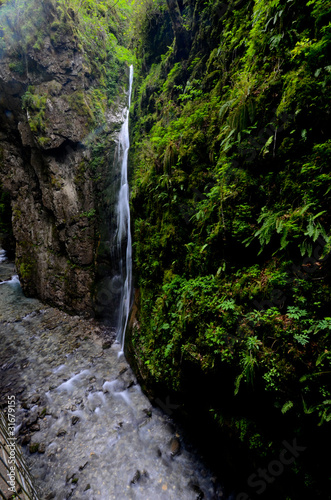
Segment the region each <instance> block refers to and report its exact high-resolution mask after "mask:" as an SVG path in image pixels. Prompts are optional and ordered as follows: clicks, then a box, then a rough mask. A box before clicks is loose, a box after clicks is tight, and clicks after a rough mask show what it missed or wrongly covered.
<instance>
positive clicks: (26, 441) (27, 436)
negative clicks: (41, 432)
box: [22, 434, 31, 446]
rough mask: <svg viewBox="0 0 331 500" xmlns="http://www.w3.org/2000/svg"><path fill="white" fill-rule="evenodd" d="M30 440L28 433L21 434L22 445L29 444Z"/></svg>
mask: <svg viewBox="0 0 331 500" xmlns="http://www.w3.org/2000/svg"><path fill="white" fill-rule="evenodd" d="M30 441H31V436H30V434H26V435H25V436H23V439H22V445H23V446H25V445H27V444H29V443H30Z"/></svg>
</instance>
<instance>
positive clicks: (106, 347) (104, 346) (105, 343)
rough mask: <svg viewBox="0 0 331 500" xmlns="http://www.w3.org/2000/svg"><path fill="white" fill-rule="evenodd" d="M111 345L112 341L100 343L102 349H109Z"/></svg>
mask: <svg viewBox="0 0 331 500" xmlns="http://www.w3.org/2000/svg"><path fill="white" fill-rule="evenodd" d="M111 345H112V343H111V342H104V343H103V344H102V349H110V348H111Z"/></svg>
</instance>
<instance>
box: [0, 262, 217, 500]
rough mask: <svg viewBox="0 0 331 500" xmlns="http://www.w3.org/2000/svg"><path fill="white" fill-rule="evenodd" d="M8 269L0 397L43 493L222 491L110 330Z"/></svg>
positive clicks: (171, 495)
mask: <svg viewBox="0 0 331 500" xmlns="http://www.w3.org/2000/svg"><path fill="white" fill-rule="evenodd" d="M13 275H15V270H14V266H13V264H12V263H10V262H8V261H4V260H3V261H2V262H0V281H1V285H0V345H1V350H0V376H1V386H0V404H1V405H2V407H3V408H5V407H6V402H7V398H8V396H11V395H14V396H15V397H16V430H17V438H18V443H20V444H22V449H23V453H24V455H25V457H26V460H27V463H28V465H29V467H30V469H31V473H32V475H33V477H34V478H35V484H36V487H37V488H38V490H39V491H40V499H43V500H51V499H52V498H55V499H56V500H64V499H69V498H72V499H77V500H78V499H79V500H95V499H101V500H112V499H114V500H127V499H130V500H159V499H160V500H196V499H219V498H224V496H223V492H222V489H221V487H220V486H219V484H218V483H217V481H216V479H215V478H214V477H213V474H212V472H211V471H210V470H209V469H208V467H207V466H206V464H205V463H204V461H203V459H202V457H200V456H199V454H198V453H197V452H196V451H195V450H194V449H193V447H192V446H191V445H190V444H189V443H188V442H186V440H185V437H184V435H183V433H182V431H181V429H180V428H178V427H177V426H176V425H175V423H174V422H173V421H172V419H171V418H170V417H169V416H168V415H167V414H165V413H163V412H162V411H161V410H160V409H159V408H155V407H153V406H152V405H151V403H150V402H149V400H148V399H147V398H146V396H145V395H144V394H143V393H142V391H141V389H140V386H139V385H138V384H137V381H136V378H135V376H134V374H133V372H132V371H131V369H130V366H129V365H128V363H127V362H126V360H125V358H124V356H119V353H120V352H121V345H120V344H119V343H118V342H116V341H115V337H116V336H115V333H114V332H113V334H112V332H110V331H108V330H107V329H106V327H104V326H102V325H100V324H98V323H97V322H95V321H94V320H85V319H82V318H80V317H78V316H75V317H72V316H69V315H67V314H65V313H64V312H62V311H59V310H57V309H54V308H52V307H48V306H45V305H44V304H42V303H41V302H39V301H38V300H36V299H27V298H26V297H25V296H24V295H23V293H22V290H21V287H20V284H19V281H18V280H17V278H16V277H15V278H14V279H13V278H11V277H12V276H13ZM197 432H203V430H201V429H198V430H197Z"/></svg>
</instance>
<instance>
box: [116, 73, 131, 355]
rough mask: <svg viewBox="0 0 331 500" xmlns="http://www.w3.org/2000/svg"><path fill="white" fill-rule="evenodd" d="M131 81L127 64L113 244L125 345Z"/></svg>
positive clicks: (119, 327)
mask: <svg viewBox="0 0 331 500" xmlns="http://www.w3.org/2000/svg"><path fill="white" fill-rule="evenodd" d="M132 81H133V66H132V65H131V66H130V78H129V92H128V94H129V98H128V107H127V108H125V110H124V122H123V125H122V128H121V131H120V133H119V163H120V165H121V184H120V189H119V195H118V203H117V208H116V213H117V234H116V247H117V250H118V255H119V260H120V262H119V267H120V269H119V270H120V275H121V283H122V290H121V299H120V305H119V312H118V324H117V341H118V342H120V343H121V345H122V348H124V337H125V330H126V326H127V323H128V319H129V313H130V308H131V302H132V241H131V229H130V206H129V183H128V153H129V147H130V140H129V111H130V105H131V92H132Z"/></svg>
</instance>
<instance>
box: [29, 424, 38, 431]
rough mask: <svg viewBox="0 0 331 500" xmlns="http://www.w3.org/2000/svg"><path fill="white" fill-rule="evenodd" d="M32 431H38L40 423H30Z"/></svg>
mask: <svg viewBox="0 0 331 500" xmlns="http://www.w3.org/2000/svg"><path fill="white" fill-rule="evenodd" d="M30 431H31V432H38V431H40V425H39V424H32V425H30Z"/></svg>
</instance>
